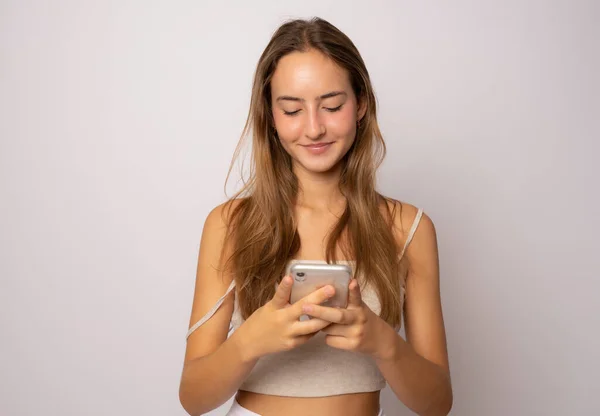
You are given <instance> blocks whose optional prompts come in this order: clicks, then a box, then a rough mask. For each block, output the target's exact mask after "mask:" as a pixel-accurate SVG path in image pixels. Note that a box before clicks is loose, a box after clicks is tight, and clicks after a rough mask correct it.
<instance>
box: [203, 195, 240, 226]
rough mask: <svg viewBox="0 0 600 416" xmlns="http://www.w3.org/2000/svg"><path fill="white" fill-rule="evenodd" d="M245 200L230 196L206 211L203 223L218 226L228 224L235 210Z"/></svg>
mask: <svg viewBox="0 0 600 416" xmlns="http://www.w3.org/2000/svg"><path fill="white" fill-rule="evenodd" d="M246 200H247V198H232V199H229V200H227V201H225V202H223V203H221V204H219V205H217V206H216V207H214V208H213V209H211V210H210V212H209V213H208V216H207V217H206V223H205V224H207V225H211V226H220V227H223V226H227V225H229V223H230V221H231V217H232V215H233V214H234V212H235V210H236V209H237V208H238V207H239V206H240V204H242V203H244V202H245V201H246Z"/></svg>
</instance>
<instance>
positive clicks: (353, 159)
mask: <svg viewBox="0 0 600 416" xmlns="http://www.w3.org/2000/svg"><path fill="white" fill-rule="evenodd" d="M309 49H312V50H317V51H320V52H321V53H323V54H324V55H325V56H327V57H329V58H330V59H332V60H333V61H334V62H336V63H337V65H339V66H340V67H342V68H344V69H345V70H347V71H348V73H349V75H350V82H351V85H352V88H353V90H354V93H355V95H356V97H357V101H359V102H363V103H365V104H366V107H367V111H366V113H365V116H364V117H363V118H362V120H361V121H360V124H359V127H358V129H357V133H356V139H355V141H354V143H353V145H352V147H351V148H350V149H349V150H348V152H347V154H346V155H345V156H344V158H343V159H342V160H341V162H340V163H342V164H343V165H342V172H341V177H340V182H339V189H340V191H341V193H342V195H344V197H345V198H346V201H347V205H346V207H345V210H344V212H343V214H342V215H341V217H340V218H339V220H338V222H337V223H336V225H335V226H334V227H333V228H332V230H331V231H330V233H329V235H328V240H327V248H326V260H327V262H328V263H335V262H336V261H337V259H336V247H338V244H339V247H340V249H341V251H342V253H344V256H345V257H346V259H354V260H355V261H356V263H355V265H354V273H355V276H365V279H366V280H365V281H368V282H369V283H370V284H371V285H373V287H374V288H375V290H376V291H377V294H378V295H379V299H380V301H381V306H382V308H381V313H380V316H381V317H382V318H383V319H384V320H385V321H386V322H388V323H389V324H390V325H392V326H394V327H396V326H400V322H401V316H400V314H401V305H402V299H400V296H401V290H400V288H401V286H402V285H404V281H405V277H406V273H405V271H406V267H405V266H404V263H403V262H400V261H399V260H398V252H399V250H398V248H399V247H398V244H397V243H396V239H395V237H394V234H393V232H392V228H393V218H394V215H395V207H396V206H401V205H400V204H399V203H398V201H395V200H393V199H391V198H386V197H384V196H382V195H381V194H379V193H378V192H377V191H376V190H375V182H376V178H375V176H376V175H375V174H376V170H377V168H378V167H379V165H380V164H381V162H382V161H383V159H384V157H385V154H386V147H385V143H384V141H383V137H382V135H381V131H380V130H379V127H378V124H377V118H376V100H375V94H374V92H373V87H372V85H371V80H370V78H369V73H368V72H367V68H366V66H365V63H364V62H363V60H362V58H361V56H360V54H359V52H358V50H357V49H356V47H355V46H354V44H353V43H352V41H351V40H350V39H349V38H348V37H347V36H346V35H345V34H344V33H342V32H341V31H340V30H339V29H337V28H336V27H335V26H333V25H332V24H330V23H329V22H327V21H325V20H323V19H320V18H313V19H311V20H292V21H288V22H286V23H284V24H283V25H281V26H280V27H279V28H278V29H277V30H276V32H275V33H274V34H273V36H272V38H271V40H270V42H269V44H268V45H267V47H266V48H265V50H264V52H263V53H262V55H261V57H260V60H259V61H258V64H257V68H256V72H255V75H254V80H253V87H252V96H251V101H250V110H249V113H248V118H247V120H246V125H245V127H244V130H243V133H242V137H241V139H240V142H239V143H238V145H237V148H236V150H235V153H234V156H233V161H232V164H231V166H230V168H229V171H228V174H227V179H226V181H225V185H226V184H227V180H228V179H229V176H230V174H231V170H232V167H233V165H234V162H235V160H236V159H237V158H238V156H239V154H240V146H241V144H242V141H243V139H244V138H245V137H246V136H247V135H248V134H249V133H251V136H252V152H251V166H250V171H249V178H248V180H247V181H244V185H243V187H242V189H241V190H239V191H238V192H237V193H236V194H235V195H233V196H232V197H231V198H230V199H229V200H228V201H227V202H226V204H225V208H226V209H224V211H225V212H227V214H226V216H227V219H226V223H227V227H228V230H227V234H226V237H225V244H224V245H223V252H222V255H225V253H226V252H228V253H230V255H229V257H228V258H227V259H226V262H225V263H224V269H225V270H226V271H227V273H231V275H232V276H233V278H234V279H235V282H236V286H237V295H238V296H239V305H240V312H241V314H242V316H243V318H244V319H246V318H248V317H249V316H250V315H251V314H252V313H253V312H254V311H255V310H256V309H258V308H259V307H261V306H262V305H264V304H265V303H266V302H267V301H268V300H269V299H271V297H272V296H273V294H274V292H275V287H276V283H278V282H279V281H280V280H281V278H282V277H283V275H284V273H285V270H286V266H287V263H288V261H289V260H290V259H292V258H293V257H294V255H295V254H296V253H298V251H299V249H300V237H299V235H298V231H297V226H296V222H295V218H294V215H293V213H294V204H295V201H296V195H297V192H298V180H297V177H296V175H295V174H294V173H293V171H292V161H291V157H290V156H289V154H288V153H287V152H286V151H285V150H284V148H283V147H282V145H281V143H280V142H279V139H278V137H277V136H276V133H275V128H274V122H273V117H272V108H271V91H270V81H271V77H272V76H273V73H274V71H275V67H276V65H277V63H278V61H279V60H280V59H281V58H282V57H283V56H285V55H286V54H289V53H291V52H294V51H299V52H305V51H308V50H309ZM388 202H391V203H393V207H394V208H393V209H390V206H389V205H388ZM382 207H383V209H382ZM226 248H227V249H226ZM221 264H223V262H221Z"/></svg>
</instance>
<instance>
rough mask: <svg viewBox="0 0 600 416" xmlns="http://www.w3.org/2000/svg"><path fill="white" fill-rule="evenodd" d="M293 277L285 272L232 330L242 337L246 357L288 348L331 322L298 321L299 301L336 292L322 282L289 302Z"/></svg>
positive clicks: (324, 297)
mask: <svg viewBox="0 0 600 416" xmlns="http://www.w3.org/2000/svg"><path fill="white" fill-rule="evenodd" d="M292 282H293V281H292V277H291V276H285V277H284V278H283V279H282V280H281V283H280V284H279V286H278V287H277V290H276V291H275V295H274V296H273V298H272V299H271V300H270V301H269V302H267V303H266V304H265V305H263V306H262V307H260V308H258V309H257V310H256V311H254V313H253V314H252V315H250V316H249V317H248V319H247V320H246V321H245V322H244V323H243V324H242V325H241V326H240V327H239V328H238V329H237V330H236V331H235V332H237V333H238V336H240V340H243V341H242V342H243V344H244V350H245V353H246V354H247V355H248V357H247V358H248V359H258V358H260V357H262V356H264V355H267V354H272V353H275V352H279V351H288V350H291V349H293V348H296V347H297V346H299V345H302V344H304V343H305V342H307V341H308V340H309V339H310V338H312V336H313V335H314V334H316V333H317V332H318V331H320V330H321V329H323V328H325V327H326V326H328V325H329V324H330V322H329V321H324V320H322V319H317V318H312V319H309V320H306V321H300V320H299V319H300V316H302V315H304V312H302V305H304V304H305V303H313V304H321V303H323V302H325V301H326V300H327V299H329V298H330V297H332V296H333V295H334V294H335V289H334V287H333V286H331V285H327V286H323V287H321V288H319V289H317V290H315V291H314V292H312V293H310V294H308V295H307V296H305V297H304V298H302V299H300V300H298V301H297V302H295V303H294V304H293V305H290V303H289V301H290V295H291V292H292Z"/></svg>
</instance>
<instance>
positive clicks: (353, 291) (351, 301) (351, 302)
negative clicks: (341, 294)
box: [348, 279, 362, 307]
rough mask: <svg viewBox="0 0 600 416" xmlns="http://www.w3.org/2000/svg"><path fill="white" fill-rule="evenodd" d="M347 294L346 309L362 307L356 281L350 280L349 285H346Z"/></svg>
mask: <svg viewBox="0 0 600 416" xmlns="http://www.w3.org/2000/svg"><path fill="white" fill-rule="evenodd" d="M348 289H349V293H348V307H351V306H355V307H358V306H361V305H362V296H361V294H360V287H358V281H357V280H356V279H352V281H351V282H350V285H348Z"/></svg>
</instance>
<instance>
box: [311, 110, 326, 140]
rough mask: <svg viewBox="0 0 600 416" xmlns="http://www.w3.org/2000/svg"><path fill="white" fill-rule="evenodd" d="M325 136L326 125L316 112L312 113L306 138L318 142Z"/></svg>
mask: <svg viewBox="0 0 600 416" xmlns="http://www.w3.org/2000/svg"><path fill="white" fill-rule="evenodd" d="M323 134H325V124H324V123H323V121H322V120H321V118H320V117H319V114H318V113H317V112H316V111H311V112H310V113H309V115H308V119H307V120H306V137H308V138H310V139H312V140H316V139H318V138H319V137H321V136H322V135H323Z"/></svg>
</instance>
